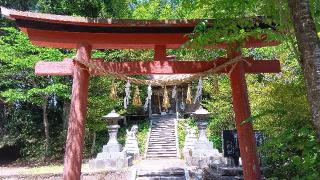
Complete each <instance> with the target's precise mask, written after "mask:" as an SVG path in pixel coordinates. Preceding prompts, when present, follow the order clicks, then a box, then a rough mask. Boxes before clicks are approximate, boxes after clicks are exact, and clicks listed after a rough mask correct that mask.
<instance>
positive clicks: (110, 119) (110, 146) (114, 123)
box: [103, 110, 122, 152]
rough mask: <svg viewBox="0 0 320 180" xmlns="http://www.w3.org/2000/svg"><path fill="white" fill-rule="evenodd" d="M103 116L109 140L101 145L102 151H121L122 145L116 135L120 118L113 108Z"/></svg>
mask: <svg viewBox="0 0 320 180" xmlns="http://www.w3.org/2000/svg"><path fill="white" fill-rule="evenodd" d="M103 118H104V119H105V120H106V121H107V124H108V133H109V141H108V143H107V145H104V146H103V151H104V152H120V151H122V146H121V144H119V142H118V139H117V136H118V129H119V128H120V126H119V125H118V121H119V120H120V119H121V118H122V116H120V115H119V114H118V113H116V111H115V110H112V111H111V112H110V113H109V114H107V115H105V116H103Z"/></svg>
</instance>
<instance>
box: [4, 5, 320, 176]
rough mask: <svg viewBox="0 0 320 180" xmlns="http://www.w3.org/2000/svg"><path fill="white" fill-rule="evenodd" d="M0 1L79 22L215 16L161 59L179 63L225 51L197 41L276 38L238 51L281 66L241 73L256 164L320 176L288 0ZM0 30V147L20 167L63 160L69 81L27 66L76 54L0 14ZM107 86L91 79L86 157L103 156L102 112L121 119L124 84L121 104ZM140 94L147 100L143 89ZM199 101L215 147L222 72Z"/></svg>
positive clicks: (144, 54) (225, 93) (147, 54)
mask: <svg viewBox="0 0 320 180" xmlns="http://www.w3.org/2000/svg"><path fill="white" fill-rule="evenodd" d="M0 5H1V6H5V7H8V8H14V9H19V10H28V11H35V12H44V13H54V14H64V15H74V16H86V17H104V18H132V19H175V18H189V19H191V18H214V19H217V22H216V24H215V27H216V28H215V29H207V28H206V27H205V26H206V24H205V22H204V23H202V24H200V25H199V26H198V27H197V28H196V29H195V32H197V34H200V36H199V37H197V38H195V39H194V40H193V42H191V43H190V46H191V47H193V48H191V49H178V50H169V51H168V54H171V55H176V57H177V59H178V60H179V59H195V60H211V59H213V58H214V57H217V56H222V55H225V53H226V52H225V51H224V50H220V49H212V50H205V49H202V48H201V47H202V46H203V45H206V44H215V43H218V42H221V41H225V42H232V41H241V40H243V39H245V38H246V37H248V36H249V35H255V33H261V32H265V33H267V34H268V35H269V38H270V39H276V40H279V41H281V42H282V43H281V45H279V46H276V47H266V48H256V49H243V50H242V53H243V54H244V55H246V56H253V57H254V58H255V59H257V60H258V59H274V58H277V59H279V60H280V61H281V66H282V72H281V73H280V74H255V75H247V76H246V77H247V83H248V90H249V97H250V103H251V110H252V118H251V120H252V121H253V124H254V127H255V129H258V130H261V131H263V132H264V134H265V135H266V136H267V140H266V142H265V144H264V145H263V146H261V147H260V148H259V151H261V154H262V161H263V162H262V163H263V165H264V166H267V167H270V170H271V172H270V174H269V175H268V176H270V177H277V178H280V179H292V178H296V179H301V178H302V179H316V178H317V177H320V171H319V169H320V144H319V143H317V141H316V133H315V130H314V128H313V125H312V121H311V113H310V109H309V106H308V102H307V97H306V87H305V82H304V78H303V75H302V70H301V68H300V64H299V63H300V61H299V58H298V57H299V54H298V50H297V45H296V39H295V36H294V32H293V26H292V21H291V18H290V13H289V11H288V7H287V3H286V1H282V0H280V1H279V0H278V1H275V0H261V1H257V0H253V1H240V0H235V1H229V0H209V1H208V0H206V1H205V0H195V1H188V0H123V1H118V0H72V1H69V0H0ZM310 7H311V12H312V16H313V18H314V21H315V23H316V26H317V30H318V32H320V2H319V1H318V0H312V1H310ZM253 16H263V17H265V18H266V22H268V23H269V24H270V25H272V26H273V29H264V30H262V29H255V30H253V31H250V32H246V31H244V30H243V28H242V27H243V26H244V25H245V26H250V25H251V24H250V23H249V22H246V21H245V19H246V18H244V17H253ZM234 19H238V20H237V21H234ZM0 25H1V26H0V149H4V148H8V147H11V148H12V147H14V148H13V149H16V150H17V154H18V156H17V157H19V160H20V161H28V162H48V160H55V161H62V159H63V155H64V145H65V144H64V143H65V138H66V128H67V124H68V123H67V121H68V112H69V106H70V93H71V77H50V76H46V77H39V76H35V74H34V69H33V67H34V64H35V63H36V62H37V61H39V60H50V61H61V60H62V59H63V58H65V57H73V56H74V54H75V51H74V50H66V49H49V48H39V47H35V46H33V45H32V44H30V42H29V41H28V38H27V37H26V36H25V35H24V34H23V33H22V32H20V31H19V29H17V27H16V26H15V24H14V23H13V22H12V21H10V20H7V19H5V18H1V19H0ZM242 25H243V26H242ZM219 27H223V28H219ZM277 32H278V33H277ZM279 32H281V33H279ZM319 35H320V34H319ZM93 56H94V57H102V58H104V59H106V60H107V61H122V60H135V59H151V58H152V57H153V52H152V51H150V50H138V51H137V50H103V51H101V50H99V51H94V53H93ZM113 80H114V79H113V78H112V77H95V78H91V81H90V89H89V109H88V115H87V123H86V137H85V139H86V140H85V142H86V143H85V152H84V155H85V157H87V158H88V157H91V156H93V155H94V154H96V153H97V152H98V151H99V150H101V147H102V145H103V144H104V143H105V142H106V136H107V132H106V126H105V123H104V122H103V121H102V119H101V116H103V115H105V114H107V113H108V112H110V111H111V110H112V109H114V108H115V109H116V110H117V111H119V112H121V113H125V110H124V109H123V107H122V99H123V98H122V97H124V82H120V81H115V83H116V84H117V87H118V96H119V98H118V99H111V98H110V97H109V92H110V85H111V83H112V81H113ZM195 84H196V82H195ZM141 89H142V92H141V93H142V99H144V97H145V87H142V88H141ZM202 104H203V106H204V107H205V108H207V109H208V110H209V111H210V112H212V116H211V118H210V123H209V128H208V135H209V137H210V140H212V141H213V142H214V144H215V146H216V147H218V148H221V131H222V130H224V129H233V128H234V114H233V111H232V104H231V91H230V82H229V78H228V75H219V76H217V75H213V76H210V77H207V78H205V79H204V94H203V102H202ZM129 109H130V110H132V109H134V107H131V108H129ZM143 127H145V126H143ZM0 158H2V157H0Z"/></svg>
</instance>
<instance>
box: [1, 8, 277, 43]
mask: <svg viewBox="0 0 320 180" xmlns="http://www.w3.org/2000/svg"><path fill="white" fill-rule="evenodd" d="M1 14H2V15H4V16H5V17H7V18H9V19H12V20H14V21H15V22H16V24H17V25H18V27H19V28H20V29H21V30H22V31H23V32H24V33H26V34H27V35H28V37H29V39H30V41H31V42H32V43H33V44H35V45H38V46H44V47H56V48H76V47H77V45H78V44H79V43H83V42H85V43H88V44H90V45H91V46H92V47H93V48H94V49H147V48H154V46H155V45H165V46H166V48H168V49H174V48H179V47H180V46H181V45H183V44H184V43H186V42H187V41H188V37H187V36H186V35H188V34H190V33H192V32H193V30H194V28H195V27H196V25H197V24H198V23H199V22H202V21H204V20H205V21H207V22H208V26H211V27H214V20H213V19H170V20H134V19H110V18H108V19H105V18H87V17H75V16H65V15H54V14H44V13H35V12H27V11H17V10H13V9H7V8H4V7H1ZM253 20H254V21H255V22H256V24H257V25H258V26H259V27H260V28H270V26H268V25H267V24H265V23H263V20H262V19H261V18H259V17H257V18H253ZM263 41H264V40H256V39H250V40H248V42H246V46H247V47H260V46H268V45H274V44H275V43H270V42H263ZM225 47H226V45H225V44H221V45H219V46H217V48H225Z"/></svg>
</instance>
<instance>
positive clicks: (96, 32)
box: [1, 7, 280, 180]
mask: <svg viewBox="0 0 320 180" xmlns="http://www.w3.org/2000/svg"><path fill="white" fill-rule="evenodd" d="M1 12H2V14H3V15H5V16H6V17H8V18H10V19H13V20H15V21H16V23H17V25H18V26H19V28H20V29H21V30H22V31H23V32H24V33H26V34H27V35H28V37H29V39H30V41H31V42H32V43H33V44H35V45H38V46H43V47H55V48H69V49H70V48H76V49H77V52H76V58H77V59H82V60H85V61H87V62H89V63H92V64H96V63H98V64H99V65H101V64H102V66H103V67H104V68H105V69H107V70H108V71H110V72H117V73H121V74H185V73H199V72H203V71H206V70H208V69H210V68H212V67H214V65H215V64H216V65H219V64H222V63H224V62H226V61H227V60H229V59H232V58H234V57H237V56H239V55H240V52H239V51H236V49H237V46H234V49H228V55H227V58H217V59H216V60H214V61H170V60H168V58H167V56H166V49H175V48H179V47H180V46H181V45H183V44H184V43H185V42H187V41H188V38H187V36H186V34H189V33H192V31H193V29H194V27H195V26H196V25H197V23H198V22H200V20H185V19H181V20H159V21H158V20H120V19H118V20H117V19H95V18H83V17H71V16H61V15H52V14H42V13H32V12H21V11H16V10H11V9H6V8H3V7H1ZM253 20H254V21H256V23H257V24H258V26H261V27H265V26H266V24H264V23H263V21H261V20H260V19H259V18H257V19H253ZM208 22H209V25H210V26H213V27H214V21H213V20H208ZM261 37H262V38H261V39H255V38H249V39H248V40H246V41H245V42H243V43H244V45H243V47H263V46H273V45H277V44H278V43H277V42H267V41H265V38H266V37H264V36H263V35H262V36H261ZM227 47H228V46H227V44H224V43H221V44H218V45H216V46H214V47H206V48H227ZM92 49H154V50H155V55H154V60H155V61H152V62H141V61H138V62H101V60H99V59H98V60H97V59H96V60H94V59H91V51H92ZM245 59H246V61H248V62H249V63H244V62H243V61H239V62H238V63H237V64H235V65H234V67H233V69H232V72H231V74H230V80H231V88H232V103H233V109H234V113H235V120H236V128H237V130H238V137H239V144H240V153H241V157H242V162H243V174H244V178H245V179H261V174H260V166H259V160H258V157H257V152H256V144H255V139H254V132H253V127H252V124H251V123H245V124H243V125H241V122H242V121H243V120H245V119H247V118H248V117H250V115H251V114H250V107H249V101H248V93H247V84H246V80H245V73H277V72H280V63H279V61H278V60H264V61H262V60H259V61H257V60H253V59H252V58H245ZM249 64H250V65H249ZM230 69H231V67H230V66H229V67H227V68H226V69H225V70H223V71H220V72H219V73H226V72H229V71H230ZM35 72H36V74H37V75H56V76H66V75H71V76H73V84H72V98H71V109H70V118H69V127H68V135H67V142H66V149H65V158H64V172H63V177H64V179H72V180H73V179H80V175H81V162H82V148H83V140H84V127H85V120H86V112H87V98H88V86H89V77H90V75H101V74H97V73H95V71H94V70H93V71H92V70H89V68H88V67H86V66H84V65H82V64H80V63H78V62H77V61H72V59H65V60H64V61H62V62H39V63H37V65H36V67H35Z"/></svg>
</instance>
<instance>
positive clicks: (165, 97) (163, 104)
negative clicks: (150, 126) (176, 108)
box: [162, 86, 171, 110]
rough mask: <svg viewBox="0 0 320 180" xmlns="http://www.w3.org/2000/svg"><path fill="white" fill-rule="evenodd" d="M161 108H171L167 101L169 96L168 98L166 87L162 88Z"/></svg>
mask: <svg viewBox="0 0 320 180" xmlns="http://www.w3.org/2000/svg"><path fill="white" fill-rule="evenodd" d="M162 106H163V107H164V109H166V110H167V109H168V108H170V107H171V105H170V101H169V96H168V91H167V87H166V86H165V87H164V92H163V102H162Z"/></svg>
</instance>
